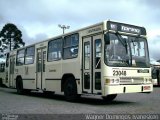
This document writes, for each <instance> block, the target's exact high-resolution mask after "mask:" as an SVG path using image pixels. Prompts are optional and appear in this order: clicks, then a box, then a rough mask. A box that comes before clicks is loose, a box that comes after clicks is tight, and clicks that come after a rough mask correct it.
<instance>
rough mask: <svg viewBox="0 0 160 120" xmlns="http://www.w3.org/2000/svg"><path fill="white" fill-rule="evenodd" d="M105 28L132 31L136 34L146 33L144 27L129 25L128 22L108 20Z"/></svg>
mask: <svg viewBox="0 0 160 120" xmlns="http://www.w3.org/2000/svg"><path fill="white" fill-rule="evenodd" d="M107 28H108V30H114V31H120V32H126V33H133V34H138V35H146V30H145V28H143V27H138V26H134V25H129V24H124V23H117V22H111V21H108V22H107Z"/></svg>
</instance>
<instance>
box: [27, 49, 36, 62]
mask: <svg viewBox="0 0 160 120" xmlns="http://www.w3.org/2000/svg"><path fill="white" fill-rule="evenodd" d="M34 55H35V47H34V46H32V47H28V48H26V54H25V64H33V63H34Z"/></svg>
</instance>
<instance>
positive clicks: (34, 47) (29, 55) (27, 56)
mask: <svg viewBox="0 0 160 120" xmlns="http://www.w3.org/2000/svg"><path fill="white" fill-rule="evenodd" d="M31 47H33V48H34V54H33V55H28V56H27V49H29V48H31ZM30 56H33V62H32V63H28V64H27V63H26V57H30ZM34 61H35V45H33V46H29V47H27V48H25V55H24V65H30V64H34Z"/></svg>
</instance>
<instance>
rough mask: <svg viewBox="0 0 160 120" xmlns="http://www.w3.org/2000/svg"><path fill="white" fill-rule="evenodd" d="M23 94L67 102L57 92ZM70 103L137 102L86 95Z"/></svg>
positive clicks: (116, 103)
mask: <svg viewBox="0 0 160 120" xmlns="http://www.w3.org/2000/svg"><path fill="white" fill-rule="evenodd" d="M12 93H13V94H17V93H16V92H12ZM24 95H25V96H31V97H39V98H43V99H53V100H57V101H62V102H68V101H66V100H65V97H64V96H63V95H57V94H52V93H50V94H44V93H39V92H31V93H27V94H24ZM70 103H75V104H76V103H77V104H87V105H107V106H108V105H128V104H138V103H135V102H130V101H121V100H118V99H115V100H114V101H112V102H106V101H104V100H103V99H100V98H94V97H93V98H86V97H83V96H82V97H80V98H79V99H77V100H76V101H73V102H70Z"/></svg>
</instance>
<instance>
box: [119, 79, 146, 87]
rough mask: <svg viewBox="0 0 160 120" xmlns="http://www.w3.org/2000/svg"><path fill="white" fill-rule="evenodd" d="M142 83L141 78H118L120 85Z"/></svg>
mask: <svg viewBox="0 0 160 120" xmlns="http://www.w3.org/2000/svg"><path fill="white" fill-rule="evenodd" d="M142 83H144V78H143V77H120V84H122V85H123V84H125V85H126V84H142Z"/></svg>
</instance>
